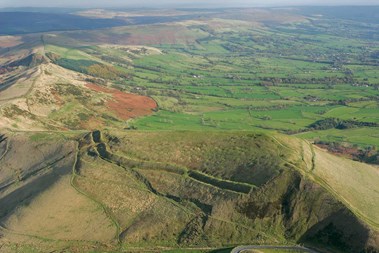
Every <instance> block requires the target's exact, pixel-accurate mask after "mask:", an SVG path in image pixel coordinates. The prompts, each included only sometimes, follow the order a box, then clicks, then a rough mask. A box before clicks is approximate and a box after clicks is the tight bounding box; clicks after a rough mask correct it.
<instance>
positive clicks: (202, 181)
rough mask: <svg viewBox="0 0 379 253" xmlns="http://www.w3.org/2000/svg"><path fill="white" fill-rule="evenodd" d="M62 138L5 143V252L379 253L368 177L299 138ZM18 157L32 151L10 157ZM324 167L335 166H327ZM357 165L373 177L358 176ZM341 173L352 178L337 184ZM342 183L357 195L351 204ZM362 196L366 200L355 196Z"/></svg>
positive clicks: (10, 137) (39, 136) (6, 138)
mask: <svg viewBox="0 0 379 253" xmlns="http://www.w3.org/2000/svg"><path fill="white" fill-rule="evenodd" d="M68 133H69V132H66V133H64V132H61V133H59V132H57V133H47V132H45V133H36V134H32V133H29V134H26V133H13V134H11V133H6V134H5V135H3V137H2V138H1V139H2V142H0V144H1V145H0V151H1V153H2V154H3V155H2V158H1V159H2V160H1V161H2V163H1V166H0V172H1V174H2V175H4V176H2V178H4V180H3V181H2V185H6V184H8V185H9V186H5V187H3V188H2V189H1V191H0V194H1V195H0V202H1V205H0V206H1V207H2V208H1V225H2V229H1V234H2V238H0V242H1V243H3V244H4V245H5V247H4V249H6V250H9V251H10V252H11V248H12V247H14V245H15V244H19V245H21V246H22V247H24V248H31V249H33V250H35V251H37V252H50V251H51V250H52V249H53V250H62V249H66V250H68V251H79V252H87V251H90V250H95V249H97V250H101V251H107V250H109V251H111V250H117V251H118V252H122V251H126V252H128V251H130V250H132V249H134V250H137V251H138V250H141V248H143V249H144V250H146V249H156V248H157V247H166V248H180V247H221V246H225V245H239V244H294V243H305V244H306V245H310V246H314V247H318V248H322V249H324V250H328V251H329V252H375V250H376V251H377V250H378V242H379V233H378V232H377V229H376V227H375V222H376V221H377V220H376V216H375V214H376V213H375V212H374V211H372V210H371V209H374V210H375V209H376V208H377V206H378V201H377V198H376V196H377V195H376V194H377V192H378V184H377V182H378V176H377V174H375V173H376V172H375V171H376V169H375V168H373V167H370V166H368V165H363V164H360V163H355V162H351V161H348V160H343V159H342V158H338V157H334V156H331V155H329V154H327V153H325V152H324V151H322V150H316V151H314V152H313V148H312V146H310V145H309V143H307V142H304V141H302V140H298V139H293V138H288V137H284V136H281V135H276V134H275V135H271V136H269V135H267V134H260V133H225V132H218V133H217V132H214V133H212V134H210V133H205V132H139V131H127V132H114V131H111V132H100V131H94V132H91V133H79V132H77V133H76V134H75V132H71V134H68ZM27 138H29V141H26V140H27ZM23 143H28V144H27V145H26V146H25V145H24V144H23ZM24 150H33V151H32V152H30V151H29V153H30V154H29V155H30V156H25V157H24V159H21V160H17V159H14V157H15V156H17V154H19V153H21V152H26V151H24ZM42 154H43V155H42ZM328 159H329V160H330V159H332V160H333V162H334V163H337V164H339V165H341V167H338V166H337V167H336V166H333V167H332V166H330V165H328V163H323V161H329V160H328ZM24 163H25V164H24ZM334 163H333V164H334ZM28 164H30V166H27V165H28ZM33 164H34V165H33ZM358 166H360V168H361V169H365V170H368V173H369V175H370V177H372V178H371V179H370V180H366V179H365V178H362V177H358V176H357V174H355V173H360V172H359V171H358V172H357V171H356V168H357V167H358ZM17 168H18V169H17ZM371 170H372V171H371ZM321 171H323V173H321ZM332 172H334V173H332ZM340 172H342V173H343V174H344V176H346V177H349V178H350V177H353V178H354V179H350V180H349V181H346V180H341V179H339V178H338V175H340ZM328 173H329V174H328ZM370 173H371V174H370ZM17 175H18V176H17ZM362 180H363V181H362ZM344 183H348V184H349V185H345V186H344ZM363 183H364V184H365V187H361V188H359V187H358V185H359V184H363ZM350 186H353V187H354V186H357V187H356V188H355V189H356V191H357V194H356V195H354V194H349V191H350V190H351V188H349V187H350ZM364 189H366V193H367V196H360V192H361V191H363V190H364ZM371 191H372V192H371ZM358 196H360V198H358ZM370 199H371V200H372V202H370V203H369V205H364V203H367V201H368V200H370ZM4 207H6V208H4ZM95 228H96V229H95ZM47 249H48V250H49V251H48V250H47ZM5 252H7V251H5Z"/></svg>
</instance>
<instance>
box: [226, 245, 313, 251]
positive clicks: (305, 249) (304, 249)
mask: <svg viewBox="0 0 379 253" xmlns="http://www.w3.org/2000/svg"><path fill="white" fill-rule="evenodd" d="M254 249H256V250H260V249H277V250H300V251H301V252H304V253H319V252H317V251H314V250H312V249H308V248H305V247H301V246H270V245H259V246H258V245H243V246H238V247H235V248H234V249H233V250H232V251H231V253H242V252H244V251H246V250H254Z"/></svg>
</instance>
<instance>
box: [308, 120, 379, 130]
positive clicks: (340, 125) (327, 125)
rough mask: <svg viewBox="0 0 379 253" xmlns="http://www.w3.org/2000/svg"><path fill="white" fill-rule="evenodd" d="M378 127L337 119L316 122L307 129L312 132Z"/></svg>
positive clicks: (371, 124)
mask: <svg viewBox="0 0 379 253" xmlns="http://www.w3.org/2000/svg"><path fill="white" fill-rule="evenodd" d="M377 126H379V125H378V124H377V123H374V122H361V121H355V120H341V119H338V118H327V119H322V120H318V121H316V122H314V123H312V124H311V125H309V127H308V128H311V129H313V130H327V129H332V128H336V129H349V128H355V127H377Z"/></svg>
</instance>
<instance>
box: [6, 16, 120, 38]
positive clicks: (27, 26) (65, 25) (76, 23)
mask: <svg viewBox="0 0 379 253" xmlns="http://www.w3.org/2000/svg"><path fill="white" fill-rule="evenodd" d="M125 24H126V21H123V20H118V19H92V18H85V17H80V16H76V15H71V14H59V13H54V14H48V13H37V12H3V13H1V15H0V27H1V31H0V34H5V35H13V34H25V33H36V32H46V31H66V30H81V29H99V28H106V27H114V26H121V25H125Z"/></svg>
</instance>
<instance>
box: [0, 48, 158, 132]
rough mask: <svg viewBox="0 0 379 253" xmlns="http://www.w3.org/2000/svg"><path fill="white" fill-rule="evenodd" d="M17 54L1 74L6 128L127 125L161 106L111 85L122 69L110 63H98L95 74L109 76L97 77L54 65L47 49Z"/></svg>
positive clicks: (0, 109)
mask: <svg viewBox="0 0 379 253" xmlns="http://www.w3.org/2000/svg"><path fill="white" fill-rule="evenodd" d="M13 53H14V55H11V56H7V58H8V60H7V61H5V62H1V63H0V64H1V65H0V68H1V69H3V70H4V71H3V73H2V72H0V115H1V118H0V127H1V128H8V129H14V130H29V131H30V130H46V129H49V130H67V129H71V130H80V129H96V128H103V127H105V126H113V127H117V128H123V127H125V123H124V120H127V119H130V118H135V117H139V116H144V115H149V114H151V113H152V112H153V110H155V109H156V107H157V104H156V102H155V101H154V100H153V99H151V98H149V97H146V96H140V95H136V94H132V93H127V92H123V91H119V90H116V89H112V88H109V87H108V86H110V85H111V83H108V81H107V79H108V78H109V77H110V76H117V75H119V74H120V75H121V73H118V72H112V71H113V68H112V69H110V68H111V67H109V69H108V67H107V66H106V65H99V64H97V63H96V62H93V63H92V64H93V65H91V66H90V67H91V69H90V70H91V71H92V72H91V74H93V75H96V73H103V75H105V79H103V78H98V77H97V78H94V77H93V76H89V75H86V74H83V73H79V72H75V71H72V70H68V69H65V68H63V67H61V66H59V65H56V64H54V63H52V62H51V61H52V60H50V59H48V58H47V57H46V56H45V51H44V48H43V47H37V48H35V49H33V50H31V52H24V50H23V49H15V51H14V52H13ZM92 66H93V67H92ZM111 70H112V71H111ZM91 82H98V83H101V85H99V84H94V83H91Z"/></svg>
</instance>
